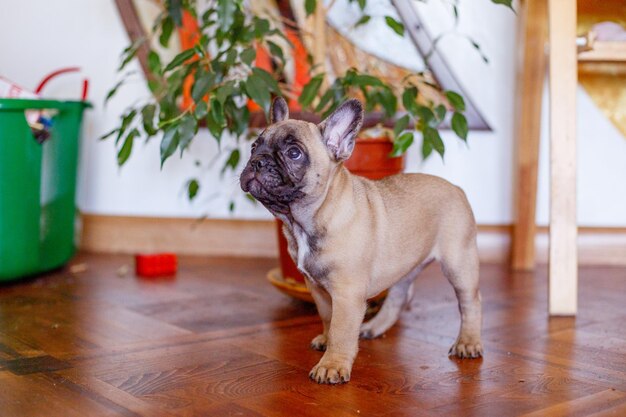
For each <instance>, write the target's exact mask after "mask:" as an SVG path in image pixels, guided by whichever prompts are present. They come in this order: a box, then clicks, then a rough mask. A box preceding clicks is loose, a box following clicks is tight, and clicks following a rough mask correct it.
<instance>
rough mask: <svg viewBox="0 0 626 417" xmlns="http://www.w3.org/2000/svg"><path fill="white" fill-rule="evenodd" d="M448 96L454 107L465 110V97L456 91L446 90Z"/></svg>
mask: <svg viewBox="0 0 626 417" xmlns="http://www.w3.org/2000/svg"><path fill="white" fill-rule="evenodd" d="M446 98H447V99H448V102H449V103H450V105H451V106H452V107H454V110H458V111H464V110H465V100H463V97H462V96H461V95H460V94H458V93H455V92H454V91H446Z"/></svg>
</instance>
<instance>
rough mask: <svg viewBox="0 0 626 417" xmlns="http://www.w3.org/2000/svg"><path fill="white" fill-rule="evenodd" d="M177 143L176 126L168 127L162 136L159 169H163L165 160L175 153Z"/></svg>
mask: <svg viewBox="0 0 626 417" xmlns="http://www.w3.org/2000/svg"><path fill="white" fill-rule="evenodd" d="M178 142H179V136H178V126H170V127H169V128H168V129H167V130H166V131H165V133H164V134H163V139H161V168H163V164H164V163H165V160H166V159H167V158H169V157H170V156H172V154H173V153H174V152H175V151H176V148H177V147H178Z"/></svg>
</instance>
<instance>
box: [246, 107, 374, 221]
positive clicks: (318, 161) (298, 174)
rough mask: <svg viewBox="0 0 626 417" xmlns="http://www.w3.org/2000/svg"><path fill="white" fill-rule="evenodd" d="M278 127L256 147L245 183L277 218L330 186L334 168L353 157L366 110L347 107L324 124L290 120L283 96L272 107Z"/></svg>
mask: <svg viewBox="0 0 626 417" xmlns="http://www.w3.org/2000/svg"><path fill="white" fill-rule="evenodd" d="M270 115H271V122H272V124H271V125H270V126H269V127H268V128H267V129H265V130H264V131H263V132H262V133H261V135H260V136H259V137H258V138H257V140H256V141H255V142H254V143H253V144H252V154H251V156H250V160H249V161H248V163H247V164H246V167H245V168H244V170H243V172H242V173H241V177H240V183H241V188H242V190H243V191H244V192H249V193H250V194H252V195H253V196H254V197H255V198H256V199H257V200H258V201H260V202H261V203H262V204H263V205H264V206H265V207H266V208H267V209H268V210H270V211H271V212H272V213H273V214H274V215H278V216H280V215H287V214H289V212H290V207H291V206H292V205H293V204H294V203H297V202H298V201H300V200H302V199H303V198H305V197H307V196H315V195H316V194H317V193H319V192H321V190H323V189H324V188H325V185H326V184H327V183H328V181H329V177H330V175H331V174H332V172H333V167H335V166H336V165H337V164H338V163H340V162H342V161H344V160H346V159H347V158H348V157H349V156H350V154H351V153H352V149H353V147H354V138H355V136H356V133H357V132H358V129H359V128H360V126H361V120H362V109H361V105H360V103H359V102H358V101H356V100H351V101H349V102H346V103H345V104H344V105H342V106H341V107H340V108H339V109H337V111H335V112H334V113H333V114H332V115H331V116H329V117H328V118H327V119H326V120H324V121H323V122H322V123H321V124H320V125H314V124H312V123H308V122H304V121H299V120H288V118H289V110H288V108H287V103H286V102H285V100H284V99H282V98H277V99H275V100H274V102H273V103H272V109H271V111H270Z"/></svg>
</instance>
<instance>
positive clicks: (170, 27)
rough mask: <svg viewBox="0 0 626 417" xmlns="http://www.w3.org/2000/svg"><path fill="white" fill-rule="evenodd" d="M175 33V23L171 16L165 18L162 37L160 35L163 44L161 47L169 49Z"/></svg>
mask: <svg viewBox="0 0 626 417" xmlns="http://www.w3.org/2000/svg"><path fill="white" fill-rule="evenodd" d="M173 31H174V21H173V20H172V18H171V17H170V16H168V17H166V18H165V20H163V25H162V26H161V35H159V43H160V44H161V46H163V47H165V48H167V47H168V45H169V43H170V38H171V37H172V32H173Z"/></svg>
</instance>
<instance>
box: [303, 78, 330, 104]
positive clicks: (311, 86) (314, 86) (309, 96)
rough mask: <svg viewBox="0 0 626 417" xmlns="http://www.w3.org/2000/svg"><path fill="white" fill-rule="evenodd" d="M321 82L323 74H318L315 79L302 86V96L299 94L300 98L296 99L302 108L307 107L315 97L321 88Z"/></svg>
mask: <svg viewBox="0 0 626 417" xmlns="http://www.w3.org/2000/svg"><path fill="white" fill-rule="evenodd" d="M323 80H324V74H318V75H316V76H315V77H313V78H311V80H309V82H308V83H307V84H306V85H305V86H304V88H303V89H302V94H300V97H299V98H298V102H299V103H300V104H301V105H302V106H304V107H307V106H308V105H310V104H311V103H312V102H313V100H314V99H315V96H316V95H317V92H318V91H319V89H320V87H321V86H322V81H323Z"/></svg>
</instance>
